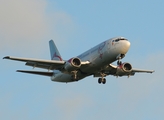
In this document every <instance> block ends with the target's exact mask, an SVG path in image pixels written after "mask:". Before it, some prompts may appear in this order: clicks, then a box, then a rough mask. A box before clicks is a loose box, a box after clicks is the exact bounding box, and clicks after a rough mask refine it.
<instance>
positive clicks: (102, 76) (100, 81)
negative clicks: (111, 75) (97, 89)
mask: <svg viewBox="0 0 164 120" xmlns="http://www.w3.org/2000/svg"><path fill="white" fill-rule="evenodd" d="M100 74H101V78H99V79H98V83H99V84H101V83H103V84H105V83H106V79H105V78H104V77H105V76H106V74H104V73H100Z"/></svg>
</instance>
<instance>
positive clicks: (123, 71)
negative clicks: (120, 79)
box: [116, 63, 132, 76]
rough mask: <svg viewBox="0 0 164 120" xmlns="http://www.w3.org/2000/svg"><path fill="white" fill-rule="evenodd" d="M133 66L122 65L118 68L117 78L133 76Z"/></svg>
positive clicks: (128, 64)
mask: <svg viewBox="0 0 164 120" xmlns="http://www.w3.org/2000/svg"><path fill="white" fill-rule="evenodd" d="M131 71H132V65H131V64H130V63H122V64H121V65H119V66H118V67H117V71H116V76H126V75H131Z"/></svg>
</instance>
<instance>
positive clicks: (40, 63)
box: [3, 56, 65, 70]
mask: <svg viewBox="0 0 164 120" xmlns="http://www.w3.org/2000/svg"><path fill="white" fill-rule="evenodd" d="M3 59H9V60H16V61H21V62H26V64H25V65H27V66H32V67H34V68H35V67H38V68H43V69H48V70H54V69H56V70H60V69H61V68H62V67H63V65H64V64H65V61H58V60H43V59H32V58H20V57H11V56H6V57H4V58H3Z"/></svg>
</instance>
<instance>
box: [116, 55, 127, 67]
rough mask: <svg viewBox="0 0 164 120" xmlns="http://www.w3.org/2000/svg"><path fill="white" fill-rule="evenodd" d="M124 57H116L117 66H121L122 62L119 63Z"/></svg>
mask: <svg viewBox="0 0 164 120" xmlns="http://www.w3.org/2000/svg"><path fill="white" fill-rule="evenodd" d="M124 57H125V55H124V54H120V55H118V57H117V60H118V61H117V65H121V64H122V62H121V61H120V60H121V59H122V58H124Z"/></svg>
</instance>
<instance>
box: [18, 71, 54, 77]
mask: <svg viewBox="0 0 164 120" xmlns="http://www.w3.org/2000/svg"><path fill="white" fill-rule="evenodd" d="M17 72H22V73H29V74H35V75H43V76H50V77H51V76H52V75H53V72H41V71H28V70H17Z"/></svg>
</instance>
